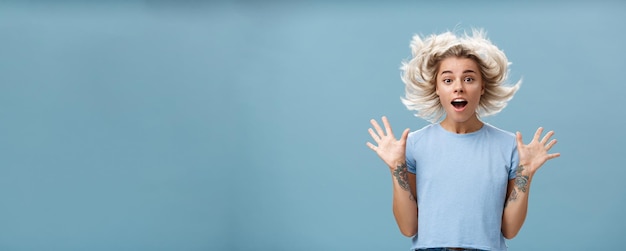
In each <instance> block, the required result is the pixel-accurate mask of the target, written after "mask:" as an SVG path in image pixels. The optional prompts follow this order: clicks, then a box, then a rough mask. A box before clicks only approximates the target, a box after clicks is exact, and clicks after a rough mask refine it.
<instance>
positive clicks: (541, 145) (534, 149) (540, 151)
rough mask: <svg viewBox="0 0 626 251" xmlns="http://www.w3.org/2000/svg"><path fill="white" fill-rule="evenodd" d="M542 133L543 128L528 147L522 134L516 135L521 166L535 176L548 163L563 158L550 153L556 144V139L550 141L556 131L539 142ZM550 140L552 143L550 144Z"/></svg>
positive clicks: (557, 154) (538, 130)
mask: <svg viewBox="0 0 626 251" xmlns="http://www.w3.org/2000/svg"><path fill="white" fill-rule="evenodd" d="M542 133H543V128H542V127H539V128H538V129H537V131H536V132H535V137H533V140H532V141H531V142H530V143H528V145H524V142H523V141H522V134H521V133H520V132H517V133H516V135H515V136H516V140H517V151H518V153H519V160H520V165H521V166H523V167H524V168H523V169H524V170H527V171H528V172H530V174H531V175H533V174H535V172H536V171H537V170H539V168H540V167H541V166H542V165H543V164H544V163H546V161H548V160H550V159H554V158H556V157H559V156H561V154H560V153H548V151H550V149H551V148H552V147H553V146H554V144H556V139H553V140H550V138H551V137H552V136H553V135H554V131H549V132H548V133H546V135H545V136H544V137H543V138H542V139H541V140H539V138H540V137H541V134H542ZM549 140H550V142H548V141H549Z"/></svg>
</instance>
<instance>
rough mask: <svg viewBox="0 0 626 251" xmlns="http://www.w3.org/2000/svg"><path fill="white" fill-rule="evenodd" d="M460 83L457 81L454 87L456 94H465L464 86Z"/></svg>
mask: <svg viewBox="0 0 626 251" xmlns="http://www.w3.org/2000/svg"><path fill="white" fill-rule="evenodd" d="M459 82H460V81H456V84H455V85H454V86H453V88H454V93H463V84H461V83H459Z"/></svg>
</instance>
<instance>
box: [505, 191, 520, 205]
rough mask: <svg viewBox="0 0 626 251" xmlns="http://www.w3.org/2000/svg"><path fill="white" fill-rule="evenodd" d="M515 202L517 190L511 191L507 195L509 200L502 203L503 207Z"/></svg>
mask: <svg viewBox="0 0 626 251" xmlns="http://www.w3.org/2000/svg"><path fill="white" fill-rule="evenodd" d="M515 200H517V190H515V189H513V191H511V194H510V195H509V199H508V200H507V201H505V202H504V207H506V206H508V205H509V202H511V201H515Z"/></svg>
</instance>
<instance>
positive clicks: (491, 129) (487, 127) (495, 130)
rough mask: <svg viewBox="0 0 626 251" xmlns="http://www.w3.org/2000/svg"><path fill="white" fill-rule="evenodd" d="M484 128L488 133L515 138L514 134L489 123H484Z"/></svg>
mask: <svg viewBox="0 0 626 251" xmlns="http://www.w3.org/2000/svg"><path fill="white" fill-rule="evenodd" d="M484 129H485V131H486V132H487V133H489V134H490V135H494V136H496V137H502V138H512V139H515V134H514V133H512V132H509V131H506V130H503V129H500V128H498V127H495V126H493V125H491V124H487V123H485V125H484Z"/></svg>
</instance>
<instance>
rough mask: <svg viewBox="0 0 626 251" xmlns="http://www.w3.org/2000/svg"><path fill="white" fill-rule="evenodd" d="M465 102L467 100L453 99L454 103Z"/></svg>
mask: <svg viewBox="0 0 626 251" xmlns="http://www.w3.org/2000/svg"><path fill="white" fill-rule="evenodd" d="M463 101H465V99H462V98H457V99H453V100H452V102H463Z"/></svg>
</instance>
